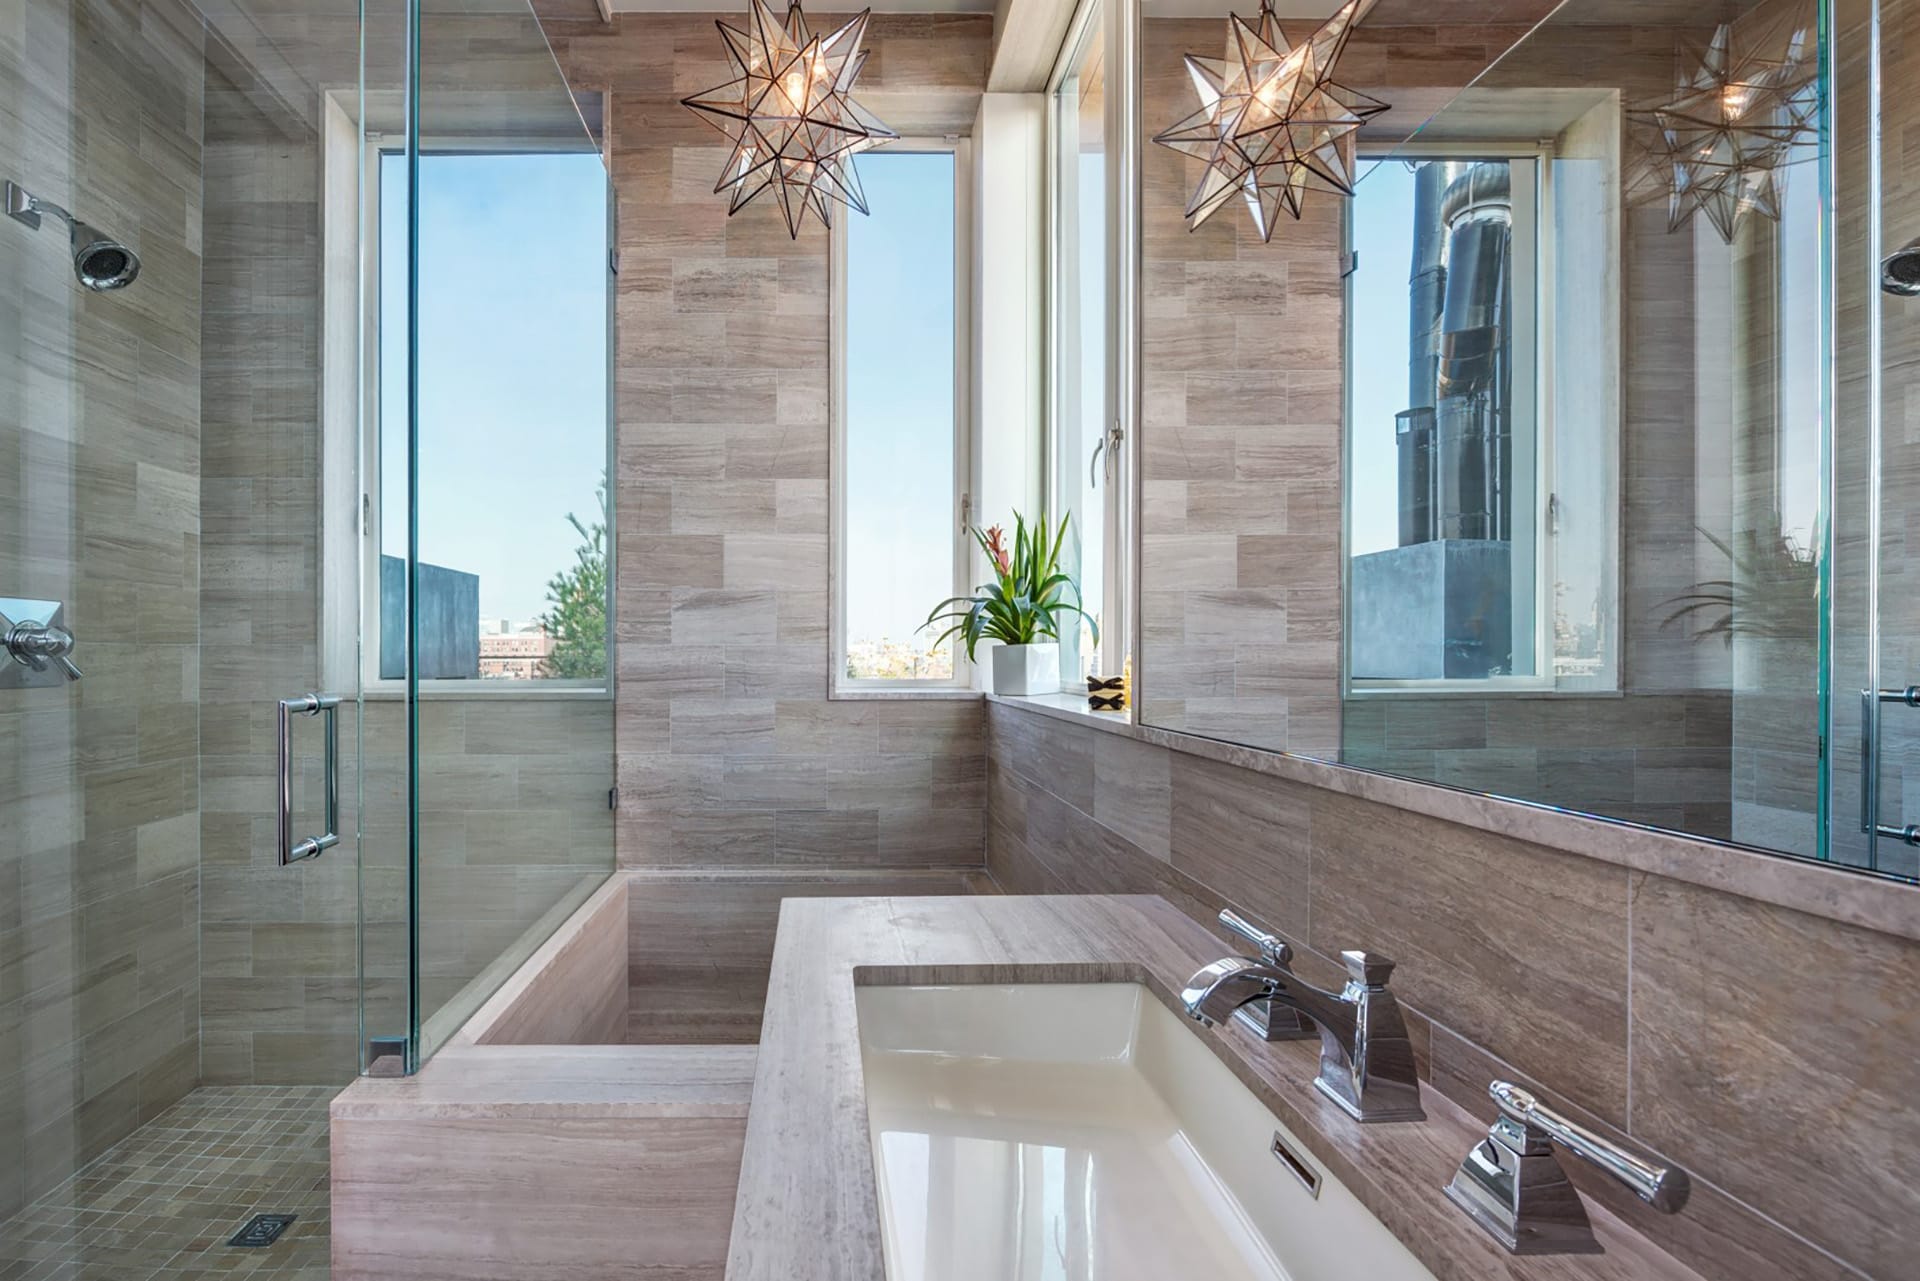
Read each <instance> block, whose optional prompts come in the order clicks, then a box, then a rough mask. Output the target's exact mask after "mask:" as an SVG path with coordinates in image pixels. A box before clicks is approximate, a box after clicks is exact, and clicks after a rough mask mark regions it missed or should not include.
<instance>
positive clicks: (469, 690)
mask: <svg viewBox="0 0 1920 1281" xmlns="http://www.w3.org/2000/svg"><path fill="white" fill-rule="evenodd" d="M365 145H366V148H367V152H366V155H367V160H366V163H365V165H364V166H362V167H361V168H360V170H359V172H358V173H357V174H356V175H355V178H354V181H357V182H358V183H359V184H360V185H361V186H362V187H363V188H364V191H363V195H364V199H363V201H362V202H361V210H362V215H361V216H362V227H363V228H364V234H362V235H360V236H359V242H360V254H359V260H360V289H359V306H360V313H361V314H360V324H361V327H362V334H363V337H362V340H361V343H360V359H361V362H362V365H363V367H364V370H365V377H364V378H362V379H361V383H360V386H361V395H360V403H359V406H358V410H359V414H360V421H359V422H357V423H345V422H343V421H333V420H330V421H329V422H328V423H327V429H328V431H329V432H335V433H337V432H342V431H349V430H351V431H355V432H357V433H358V436H359V440H358V442H357V448H358V455H359V494H358V500H357V504H356V505H357V508H358V511H359V517H360V519H359V522H358V528H357V530H356V531H354V535H353V536H357V540H358V541H357V546H356V547H355V548H354V549H353V550H352V552H351V553H350V554H349V553H348V551H347V549H346V546H345V542H344V539H343V540H341V541H338V542H335V541H330V542H329V545H328V548H327V551H328V553H329V555H330V557H337V558H339V559H340V560H342V561H345V560H347V559H348V558H349V555H350V559H351V561H352V563H353V566H354V568H355V569H357V575H356V576H354V577H353V578H352V579H351V580H349V578H348V576H347V574H345V573H342V574H334V573H329V574H327V575H326V595H325V602H324V604H323V608H324V609H326V611H327V613H328V614H329V616H330V617H331V616H344V614H345V611H344V609H343V608H342V602H343V601H345V600H346V599H347V598H348V594H349V593H352V592H357V593H358V598H359V607H358V619H359V623H360V625H359V627H358V628H357V629H356V634H355V636H354V637H353V638H352V641H351V642H350V643H351V644H352V646H353V648H354V649H355V650H357V657H356V656H355V655H354V654H353V653H349V652H348V651H347V645H348V644H349V642H347V641H345V640H344V639H342V640H339V641H335V642H333V643H332V644H331V645H330V648H331V649H332V650H334V651H336V652H331V653H329V654H328V655H327V657H326V660H325V663H326V670H327V673H328V676H327V680H328V681H329V683H331V684H334V685H344V684H345V683H346V682H347V681H348V680H353V679H357V681H358V686H359V688H360V690H361V691H362V693H363V694H364V695H365V696H366V697H368V698H376V699H377V698H404V697H405V696H406V693H407V685H408V683H407V680H406V678H405V677H397V678H383V677H382V676H381V675H380V557H381V538H380V521H381V515H382V500H381V493H382V491H381V478H380V463H381V414H380V410H381V404H380V400H381V391H382V382H381V376H380V351H381V327H380V308H381V283H382V279H381V261H380V258H381V255H380V250H381V231H382V221H381V209H382V204H381V194H382V192H381V188H382V170H383V168H384V163H383V162H384V160H385V159H386V157H387V156H389V155H394V154H400V153H401V152H403V150H404V139H403V138H401V137H400V136H399V135H397V134H385V133H380V132H377V131H369V132H368V133H367V135H366V143H365ZM553 150H554V149H552V148H542V147H538V146H532V145H529V144H528V141H527V140H526V139H524V138H506V137H502V138H492V137H474V138H460V139H450V140H442V141H439V142H436V143H435V145H434V146H433V147H431V148H428V149H427V150H426V153H425V154H429V155H445V154H449V153H457V154H473V155H500V154H528V155H546V154H552V153H553ZM582 154H584V153H582ZM328 181H329V184H332V183H334V182H336V181H338V182H345V181H347V179H346V177H345V175H341V174H338V173H333V172H330V173H329V177H328ZM609 206H610V207H609V222H608V227H607V247H608V250H609V252H611V250H612V247H613V245H614V243H615V240H614V230H613V224H612V221H611V216H612V210H611V197H609ZM609 269H611V259H609ZM607 303H608V315H607V321H606V325H607V327H606V334H607V359H608V372H607V377H608V382H607V394H608V397H609V408H608V415H607V418H606V423H607V426H606V461H605V464H604V468H605V471H604V474H605V477H606V482H607V485H608V494H607V511H606V513H605V515H606V522H607V581H608V600H607V649H608V652H607V676H606V679H605V680H604V681H574V680H546V679H533V680H528V679H523V678H519V677H511V678H493V679H483V678H482V679H473V680H444V679H441V680H421V681H418V682H416V687H417V689H418V691H419V692H420V694H421V695H423V696H430V697H460V698H501V697H513V698H523V699H524V698H553V699H590V700H603V701H604V700H609V699H611V698H612V697H613V683H614V654H613V635H614V609H615V601H614V597H615V595H616V593H615V592H614V590H613V586H612V585H613V584H614V583H615V582H616V581H617V579H616V578H615V574H616V566H615V564H614V559H613V558H614V549H615V546H616V542H617V540H616V535H615V530H614V508H615V506H616V504H615V501H614V499H615V493H614V488H613V487H614V485H615V484H616V478H617V475H618V472H617V470H616V467H617V461H616V458H615V449H616V442H615V434H614V431H613V418H612V411H611V397H612V395H613V388H614V383H613V376H614V372H615V370H614V365H613V362H614V360H615V357H616V354H617V343H616V342H615V338H614V332H615V331H614V327H613V324H614V320H613V307H614V290H613V288H612V286H611V284H609V287H608V290H607ZM331 452H338V451H330V454H331ZM343 568H344V565H343ZM327 630H328V632H329V634H331V633H332V632H333V631H334V630H337V629H333V628H331V627H329V628H328V629H327Z"/></svg>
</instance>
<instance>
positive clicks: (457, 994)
mask: <svg viewBox="0 0 1920 1281" xmlns="http://www.w3.org/2000/svg"><path fill="white" fill-rule="evenodd" d="M593 114H594V112H593V111H592V110H591V109H589V110H587V111H586V113H585V114H584V115H583V110H582V107H581V106H580V105H579V104H577V103H576V101H575V98H574V96H573V94H572V93H571V92H570V91H569V89H568V86H567V83H566V81H565V79H564V78H563V76H562V74H561V71H560V68H559V66H558V64H557V63H556V61H555V58H554V54H553V51H552V50H551V49H550V48H549V46H548V44H547V42H546V40H545V38H544V36H543V34H542V31H541V28H540V26H539V23H538V22H537V20H536V19H535V17H534V15H533V13H532V11H531V10H530V8H529V7H528V6H526V5H525V4H523V3H519V2H518V0H516V2H515V3H500V2H498V0H491V2H484V0H473V2H465V0H412V2H411V3H408V2H405V0H364V2H363V3H356V2H355V0H300V2H299V3H293V2H291V0H200V2H199V3H193V2H191V0H11V2H10V3H6V4H0V182H4V183H5V184H6V185H5V188H4V191H5V206H4V212H5V213H6V214H7V215H8V216H7V217H5V218H0V616H3V617H4V622H0V636H4V637H5V639H6V640H7V642H8V644H7V650H8V652H7V654H6V655H4V656H0V1152H5V1153H7V1154H9V1155H10V1156H13V1155H15V1154H17V1157H16V1159H11V1160H7V1161H4V1162H0V1272H6V1271H7V1270H8V1268H9V1266H10V1265H11V1264H14V1263H18V1262H22V1261H25V1260H34V1261H39V1262H43V1263H44V1262H46V1261H49V1260H51V1261H53V1262H54V1263H57V1264H61V1265H70V1266H74V1267H88V1266H94V1267H100V1268H104V1269H105V1270H106V1272H107V1273H110V1274H111V1275H114V1276H125V1277H144V1276H149V1275H155V1274H157V1273H159V1272H160V1271H161V1270H162V1269H163V1268H164V1267H169V1266H170V1267H172V1268H175V1269H178V1268H181V1267H189V1266H191V1265H192V1263H193V1260H192V1259H191V1257H190V1256H191V1253H192V1252H193V1251H194V1250H197V1249H205V1248H208V1246H207V1243H206V1239H207V1238H210V1237H213V1236H214V1235H216V1234H217V1235H218V1236H219V1238H220V1240H219V1241H218V1242H215V1244H216V1245H224V1243H225V1238H226V1234H227V1231H228V1230H231V1229H230V1228H229V1225H227V1224H226V1222H225V1221H224V1219H221V1218H219V1217H218V1216H219V1215H221V1214H224V1213H227V1212H228V1211H229V1210H230V1209H231V1208H232V1207H233V1206H235V1205H242V1204H247V1205H250V1204H255V1203H256V1202H261V1203H263V1204H262V1208H273V1207H272V1206H267V1205H265V1204H264V1202H265V1200H266V1198H268V1197H269V1196H278V1197H279V1200H278V1201H277V1202H275V1203H274V1204H275V1205H277V1206H279V1208H285V1209H291V1210H294V1211H296V1212H298V1213H300V1214H301V1215H302V1218H301V1221H300V1222H299V1223H297V1224H296V1225H295V1227H293V1228H291V1229H288V1231H289V1233H290V1234H291V1235H292V1236H295V1237H298V1236H300V1235H301V1234H302V1233H306V1234H310V1235H311V1236H312V1237H313V1240H312V1241H310V1242H308V1241H303V1242H302V1245H303V1248H305V1249H306V1254H305V1255H303V1256H301V1258H300V1261H301V1262H302V1263H303V1264H307V1263H310V1264H313V1265H314V1266H315V1267H317V1268H318V1272H317V1273H316V1275H324V1271H325V1244H326V1242H325V1226H324V1225H325V1215H324V1206H325V1177H324V1174H325V1153H326V1149H325V1136H326V1114H325V1106H326V1101H327V1099H328V1098H330V1097H331V1095H332V1093H333V1092H335V1091H337V1090H338V1089H339V1088H340V1087H341V1086H343V1085H345V1084H346V1083H347V1082H348V1081H349V1080H351V1079H352V1078H353V1077H354V1076H355V1074H357V1073H359V1072H362V1071H376V1072H401V1071H411V1070H413V1069H415V1068H416V1067H417V1066H418V1065H419V1063H420V1062H422V1061H423V1060H424V1059H425V1058H426V1057H427V1056H429V1055H430V1054H431V1053H432V1051H433V1049H434V1048H435V1046H436V1045H437V1044H438V1043H439V1042H440V1041H442V1040H444V1038H445V1036H446V1035H447V1034H448V1033H449V1032H450V1031H451V1030H452V1029H453V1028H455V1027H457V1026H458V1024H459V1023H460V1022H461V1021H462V1020H463V1019H464V1018H465V1017H466V1015H467V1014H468V1013H470V1012H471V1011H472V1010H473V1009H474V1008H476V1007H477V1005H478V1004H479V1003H480V1001H481V1000H483V999H484V998H485V996H486V995H487V994H488V993H489V992H491V990H492V989H493V987H494V986H496V985H497V984H498V983H499V982H500V981H501V980H502V979H503V978H504V977H505V976H506V975H507V974H508V973H510V972H511V970H512V968H513V967H514V966H515V965H516V964H517V963H518V962H519V960H520V959H522V958H524V957H525V956H526V955H527V954H528V953H529V952H530V951H531V950H532V948H533V947H535V946H537V945H538V943H539V942H540V941H541V940H542V939H544V937H545V936H546V933H547V932H548V931H550V930H551V928H552V926H553V925H554V924H555V923H557V921H558V920H559V919H560V918H561V917H563V916H564V915H565V913H566V912H567V911H568V910H570V908H571V906H572V905H573V904H574V903H576V902H578V901H579V899H580V898H582V897H584V895H585V894H586V893H587V892H588V891H589V890H590V889H591V888H592V887H593V886H594V885H596V884H598V883H599V882H600V881H602V880H604V878H605V877H606V875H607V874H608V873H609V872H610V870H611V868H612V864H613V829H612V815H611V814H610V812H609V804H610V796H611V788H612V786H613V767H612V759H613V758H612V753H613V730H612V702H611V698H612V691H611V682H612V673H611V665H610V664H609V663H608V661H607V644H608V637H609V636H610V634H611V626H610V625H611V604H610V599H609V591H608V585H609V584H610V583H611V581H612V565H611V555H612V539H611V532H610V525H611V504H610V502H609V500H608V497H607V491H606V488H605V482H606V476H607V473H608V458H609V455H608V447H609V439H610V431H609V424H608V411H607V405H608V401H607V391H608V385H607V360H608V353H609V350H610V347H611V341H610V332H611V325H610V319H609V317H610V309H609V301H610V294H611V274H610V259H609V255H608V247H609V244H610V227H611V221H610V208H611V198H610V188H609V185H608V183H607V178H606V172H605V169H604V166H603V164H602V160H601V156H600V148H599V144H598V141H597V134H596V131H597V128H598V123H599V122H598V120H597V119H592V120H589V119H588V118H587V117H588V116H592V115H593ZM590 126H591V127H590ZM263 1134H265V1135H270V1136H271V1140H270V1142H268V1141H267V1140H262V1139H261V1138H260V1136H261V1135H263ZM189 1141H190V1142H191V1143H197V1144H202V1145H204V1144H206V1143H211V1142H216V1141H218V1142H230V1143H242V1144H244V1143H252V1142H268V1146H269V1147H270V1148H271V1153H272V1156H273V1160H274V1161H275V1162H278V1163H279V1164H275V1165H273V1166H272V1171H273V1172H272V1173H269V1174H262V1173H260V1168H256V1169H255V1172H254V1174H253V1175H252V1176H249V1177H250V1179H251V1185H250V1186H248V1187H246V1188H238V1187H232V1186H227V1185H225V1184H223V1183H221V1181H220V1179H219V1178H213V1179H207V1178H196V1177H190V1175H189V1172H188V1171H187V1170H186V1169H185V1168H184V1167H182V1168H181V1169H179V1170H173V1168H172V1167H171V1166H169V1165H167V1163H166V1160H165V1159H164V1154H165V1153H166V1152H169V1151H177V1150H179V1149H181V1148H182V1147H183V1146H185V1145H187V1143H188V1142H189ZM143 1145H144V1146H143ZM136 1167H142V1168H144V1170H145V1172H144V1174H143V1175H142V1176H141V1181H140V1187H139V1188H138V1189H130V1188H129V1187H128V1186H127V1185H126V1184H125V1183H124V1180H123V1176H124V1175H125V1174H126V1172H127V1170H130V1169H133V1168H136ZM170 1171H171V1173H170ZM175 1174H177V1175H178V1178H177V1180H174V1181H170V1180H172V1178H173V1175H175ZM316 1189H317V1191H316ZM303 1197H304V1198H306V1200H302V1198H303ZM316 1197H317V1198H318V1200H317V1203H316V1202H315V1201H314V1200H313V1198H316ZM156 1198H157V1199H156ZM110 1201H111V1202H112V1203H113V1204H114V1205H116V1206H117V1207H119V1208H118V1209H116V1210H115V1212H114V1213H113V1214H111V1215H109V1214H106V1213H105V1212H104V1211H103V1210H102V1209H101V1208H100V1207H102V1206H103V1205H106V1204H107V1203H108V1202H110ZM296 1203H297V1204H296ZM136 1214H138V1215H145V1216H146V1217H147V1218H148V1219H149V1220H150V1221H149V1222H147V1223H144V1224H141V1225H139V1226H141V1228H142V1230H143V1233H144V1236H143V1237H141V1239H142V1240H144V1241H145V1244H144V1245H140V1246H139V1247H138V1248H135V1247H134V1246H133V1245H130V1244H129V1241H131V1240H133V1237H132V1236H130V1235H129V1234H128V1233H127V1231H126V1229H127V1228H128V1227H130V1226H134V1225H133V1223H132V1221H131V1219H130V1218H129V1217H128V1216H131V1215H136ZM196 1216H198V1217H196ZM109 1219H113V1220H115V1221H116V1223H117V1226H116V1227H115V1232H113V1233H110V1232H108V1230H107V1229H108V1227H109V1226H115V1225H110V1224H109V1223H108V1222H107V1221H108V1220H109ZM238 1226H240V1225H238V1224H234V1225H232V1227H238ZM181 1252H185V1253H184V1254H183V1253H181ZM60 1274H61V1275H65V1273H60ZM103 1274H105V1273H103Z"/></svg>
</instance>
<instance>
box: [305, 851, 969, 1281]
mask: <svg viewBox="0 0 1920 1281" xmlns="http://www.w3.org/2000/svg"><path fill="white" fill-rule="evenodd" d="M992 891H993V885H992V882H991V881H990V880H988V879H987V878H986V876H985V874H984V873H982V872H979V871H977V870H973V869H950V870H948V869H910V870H904V871H895V870H886V869H858V870H837V869H824V870H805V871H787V870H775V869H766V870H756V871H723V872H654V871H631V872H615V873H614V874H613V875H612V876H610V877H609V878H608V879H607V881H606V883H605V884H603V885H601V886H599V887H597V888H596V889H595V890H594V891H593V892H592V893H591V894H590V895H588V896H587V897H586V898H585V899H584V900H583V901H582V902H581V903H580V904H579V905H578V906H577V907H575V908H574V909H573V910H572V911H571V912H569V913H568V914H567V915H566V918H565V919H564V920H562V921H561V922H559V924H558V925H557V926H556V927H554V928H553V929H552V932H551V933H550V934H549V935H548V936H547V937H546V938H545V939H544V940H543V941H542V942H541V943H540V944H539V945H538V946H537V947H534V948H532V950H531V952H530V953H529V954H528V955H527V959H526V960H525V961H524V962H523V963H522V964H521V965H519V966H518V968H516V969H515V970H514V971H513V973H512V974H511V975H509V976H507V977H506V978H505V979H504V980H502V981H499V983H498V987H497V989H496V990H495V991H494V992H493V993H492V994H491V995H490V996H488V997H487V998H486V999H485V1000H484V1001H483V1002H480V1003H479V1004H478V1008H477V1009H475V1010H474V1013H473V1014H472V1016H471V1017H469V1018H467V1019H466V1020H465V1022H464V1024H462V1025H460V1026H458V1027H448V1028H445V1029H437V1030H435V1035H433V1036H430V1038H429V1039H430V1040H435V1039H438V1040H444V1048H442V1049H440V1050H439V1052H438V1053H436V1054H434V1055H433V1057H432V1058H431V1059H429V1060H428V1062H427V1063H426V1065H425V1066H424V1067H423V1068H422V1069H421V1070H420V1072H419V1073H418V1074H417V1075H415V1076H411V1077H405V1078H388V1079H376V1078H368V1079H363V1080H360V1081H357V1082H355V1083H354V1084H353V1085H352V1086H351V1087H349V1088H348V1089H347V1090H346V1091H345V1092H344V1093H342V1094H341V1095H340V1096H339V1098H337V1099H336V1100H335V1101H334V1104H333V1276H334V1278H335V1281H372V1279H373V1278H376V1277H377V1278H382V1279H385V1278H391V1277H407V1278H408V1279H409V1281H441V1279H442V1278H445V1279H447V1281H453V1279H455V1278H458V1281H476V1279H484V1281H521V1279H522V1278H525V1279H526V1281H552V1279H553V1278H556V1277H592V1278H595V1279H596V1281H601V1279H605V1278H629V1277H631V1278H646V1279H647V1281H668V1279H670V1281H706V1279H707V1278H712V1279H713V1281H718V1279H719V1277H720V1276H721V1274H722V1272H723V1271H724V1270H725V1266H726V1253H727V1237H728V1232H729V1229H730V1226H731V1223H732V1220H733V1204H734V1190H735V1187H736V1186H737V1184H738V1182H739V1178H740V1159H741V1152H742V1149H743V1146H744V1143H745V1139H746V1128H747V1103H748V1099H749V1097H750V1096H751V1094H752V1091H753V1072H754V1064H755V1062H756V1060H757V1056H758V1049H757V1045H756V1044H755V1042H756V1041H757V1039H758V1036H759V1031H760V1021H761V1013H762V1007H763V1005H764V1004H765V1000H766V991H767V977H768V971H769V969H770V968H771V966H772V962H773V947H774V934H775V930H776V927H777V924H778V921H779V916H780V904H781V901H782V900H784V899H789V898H819V897H823V896H826V897H835V898H841V897H852V898H867V897H874V896H892V897H903V896H916V895H927V894H939V895H953V894H969V893H983V892H984V893H991V892H992ZM456 1008H459V1007H458V1005H456ZM465 1008H472V1007H471V1006H468V1007H465ZM441 1032H444V1035H441V1034H440V1033H441ZM628 1042H635V1043H631V1044H630V1043H628ZM639 1042H646V1043H644V1044H643V1043H639ZM657 1042H667V1043H666V1044H659V1043H657ZM721 1042H727V1043H725V1044H722V1043H721Z"/></svg>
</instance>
